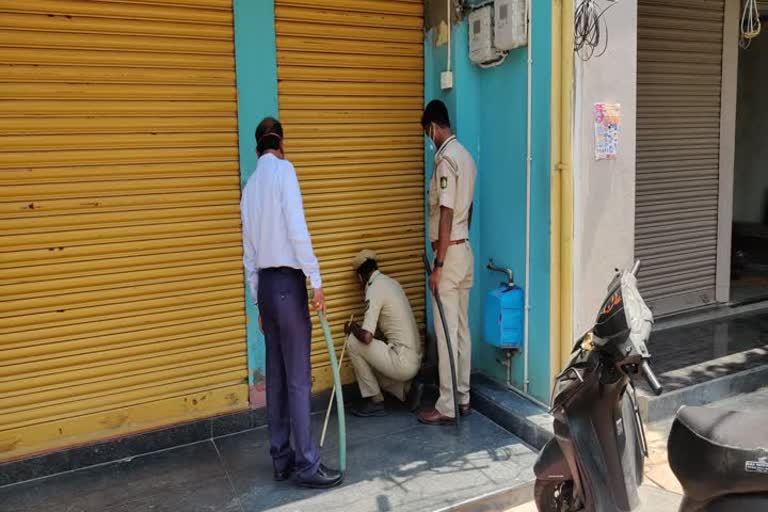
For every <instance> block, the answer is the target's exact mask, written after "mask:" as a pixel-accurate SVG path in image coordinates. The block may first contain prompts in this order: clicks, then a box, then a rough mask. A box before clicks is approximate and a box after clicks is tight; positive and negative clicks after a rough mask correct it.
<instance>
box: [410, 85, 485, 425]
mask: <svg viewBox="0 0 768 512" xmlns="http://www.w3.org/2000/svg"><path fill="white" fill-rule="evenodd" d="M421 126H422V128H423V129H424V134H425V135H426V136H427V138H428V139H429V143H430V146H431V147H432V149H433V151H434V150H435V148H438V149H437V153H436V154H435V167H434V171H433V173H432V181H431V183H430V186H429V240H430V242H431V243H432V250H433V251H434V253H435V261H434V270H433V272H432V274H431V276H430V278H429V288H430V290H431V291H432V296H433V301H432V313H433V318H434V319H435V321H434V323H435V332H436V334H437V350H438V358H439V368H438V369H439V374H440V398H439V399H438V400H437V403H436V404H435V408H434V409H431V410H428V411H422V412H421V413H419V421H421V422H422V423H426V424H429V425H442V424H449V423H454V422H455V421H456V419H455V417H454V416H455V414H454V408H453V383H452V381H451V367H450V362H449V361H450V360H449V357H448V345H447V343H446V340H445V332H444V331H443V327H442V323H441V322H440V321H439V318H440V313H439V312H438V310H437V305H436V303H435V301H434V295H435V293H436V292H438V291H439V293H440V298H441V299H442V302H443V309H444V311H445V320H446V323H447V324H448V331H449V335H450V338H451V343H452V345H453V357H454V360H455V361H456V382H457V387H458V390H457V391H458V393H457V394H458V400H459V413H460V414H461V415H462V416H464V415H466V414H468V413H469V411H470V407H469V375H470V371H471V364H472V360H471V358H472V340H471V339H470V334H469V313H468V311H469V291H470V289H471V288H472V279H473V266H474V258H473V256H472V248H471V247H470V245H469V225H470V222H471V219H472V199H473V197H474V193H475V176H476V174H477V170H476V168H475V162H474V160H473V159H472V156H471V155H470V154H469V152H468V151H467V150H466V149H465V148H464V146H462V145H461V144H459V141H458V140H456V136H455V135H454V134H453V132H452V131H451V121H450V118H449V117H448V109H447V108H446V106H445V104H444V103H443V102H442V101H440V100H432V101H431V102H429V104H428V105H427V107H426V108H425V109H424V114H423V115H422V117H421Z"/></svg>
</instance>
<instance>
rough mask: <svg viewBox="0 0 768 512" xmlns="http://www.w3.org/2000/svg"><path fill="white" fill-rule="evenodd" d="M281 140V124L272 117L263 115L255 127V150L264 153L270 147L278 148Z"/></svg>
mask: <svg viewBox="0 0 768 512" xmlns="http://www.w3.org/2000/svg"><path fill="white" fill-rule="evenodd" d="M282 141H283V125H282V124H280V121H278V120H277V119H275V118H274V117H265V118H264V119H262V121H261V122H260V123H259V126H258V127H257V128H256V151H257V152H258V153H264V152H265V151H268V150H270V149H280V143H281V142H282Z"/></svg>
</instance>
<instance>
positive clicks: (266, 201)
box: [240, 117, 342, 488]
mask: <svg viewBox="0 0 768 512" xmlns="http://www.w3.org/2000/svg"><path fill="white" fill-rule="evenodd" d="M256 154H257V155H258V157H259V161H258V164H257V166H256V172H255V173H254V174H253V176H251V178H250V179H249V180H248V183H247V184H246V186H245V188H244V189H243V193H242V199H241V201H240V211H241V216H242V223H243V248H244V254H243V265H244V267H245V273H246V278H247V281H248V288H249V291H250V295H251V298H252V299H254V300H255V301H256V305H257V306H258V308H259V326H260V327H261V329H262V332H263V333H264V339H265V344H266V356H267V368H266V373H267V375H266V379H267V413H268V423H269V431H270V444H271V446H270V454H271V455H272V460H273V465H274V470H275V473H274V477H275V480H278V481H282V480H286V479H288V478H289V477H290V476H291V475H292V474H293V473H295V476H296V482H297V483H298V484H299V485H302V486H305V487H312V488H327V487H333V486H335V485H338V484H340V483H341V480H342V475H341V473H340V472H338V471H334V470H331V469H328V468H326V467H325V466H323V465H322V464H320V456H319V454H318V451H317V447H316V446H315V443H314V440H313V438H312V428H311V422H310V393H311V388H312V380H311V367H310V359H309V355H310V345H311V340H312V322H311V320H310V317H309V305H308V299H307V289H306V279H307V278H309V280H310V282H311V284H312V288H313V289H314V293H313V295H312V305H313V307H314V308H315V309H316V310H323V311H324V310H325V296H324V295H323V289H322V281H321V279H320V266H319V264H318V262H317V258H316V257H315V253H314V251H313V249H312V242H311V240H310V237H309V231H308V229H307V222H306V220H305V219H304V206H303V204H302V200H301V191H300V190H299V181H298V179H297V177H296V171H295V170H294V168H293V165H291V163H290V162H289V161H288V160H285V157H284V152H283V128H282V126H281V124H280V122H279V121H277V120H276V119H273V118H269V117H268V118H266V119H264V120H263V121H262V122H261V123H260V124H259V126H258V128H256ZM291 433H293V448H291Z"/></svg>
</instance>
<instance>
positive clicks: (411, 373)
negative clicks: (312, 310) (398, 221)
mask: <svg viewBox="0 0 768 512" xmlns="http://www.w3.org/2000/svg"><path fill="white" fill-rule="evenodd" d="M352 268H354V269H355V272H356V273H357V279H358V281H359V282H360V287H361V288H362V289H363V290H364V292H365V318H364V319H363V325H359V324H358V323H356V322H352V323H347V325H345V326H344V332H345V333H346V334H347V335H348V336H349V337H348V339H347V352H348V353H349V359H350V360H351V361H352V366H353V367H354V369H355V376H356V377H357V384H358V386H359V387H360V394H361V395H362V397H363V400H362V402H361V403H360V404H357V405H355V406H354V407H352V408H351V409H350V411H349V412H351V413H352V414H354V415H355V416H362V417H369V416H384V415H385V414H386V409H384V396H383V395H382V389H383V390H384V391H387V392H388V393H390V394H392V395H393V396H394V397H395V398H397V399H398V400H400V401H401V402H404V403H405V404H406V405H407V406H408V408H409V409H410V410H411V411H415V410H416V409H417V408H418V407H419V405H420V404H421V395H422V392H423V389H424V385H423V384H421V383H420V382H416V381H414V380H413V378H414V377H415V376H416V374H417V373H418V371H419V366H420V365H421V340H420V339H419V329H418V327H417V325H416V319H415V318H414V316H413V311H412V310H411V304H410V303H409V302H408V297H407V296H406V295H405V292H404V291H403V288H402V287H401V286H400V283H398V282H397V281H395V280H394V279H392V278H391V277H389V276H387V275H384V274H383V273H381V272H380V271H379V267H378V264H377V262H376V253H374V252H373V251H369V250H364V251H361V252H360V254H358V255H357V256H355V258H354V259H353V260H352Z"/></svg>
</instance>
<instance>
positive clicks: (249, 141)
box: [234, 0, 278, 408]
mask: <svg viewBox="0 0 768 512" xmlns="http://www.w3.org/2000/svg"><path fill="white" fill-rule="evenodd" d="M234 18H235V23H234V24H235V66H236V72H237V118H238V135H239V146H240V183H241V186H242V185H245V183H246V182H247V181H248V178H249V177H250V176H251V174H252V173H253V171H254V169H255V168H256V160H257V158H256V140H255V136H254V133H255V131H256V126H257V125H258V123H259V121H261V120H262V119H263V118H264V117H266V116H277V113H278V103H277V56H276V48H275V6H274V1H273V0H234ZM244 293H245V297H244V299H245V302H246V315H247V326H248V327H247V329H248V385H249V390H250V393H249V397H250V404H251V407H252V408H256V407H261V406H263V405H264V404H265V381H264V373H265V366H266V364H265V355H264V338H263V337H262V335H261V333H260V332H259V328H258V311H257V310H256V308H255V307H254V306H253V300H251V297H250V296H249V295H250V293H249V292H248V290H247V286H246V289H245V291H244Z"/></svg>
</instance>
